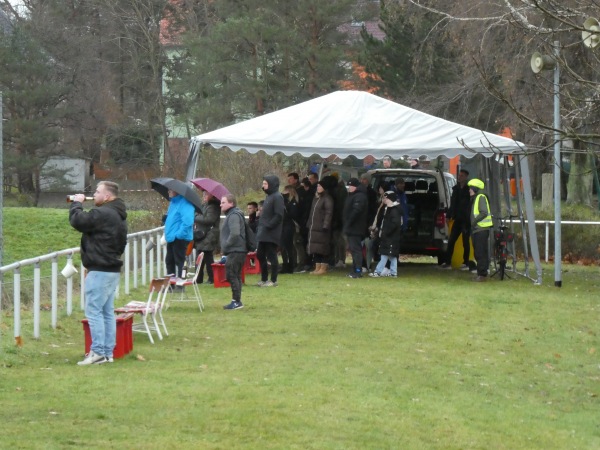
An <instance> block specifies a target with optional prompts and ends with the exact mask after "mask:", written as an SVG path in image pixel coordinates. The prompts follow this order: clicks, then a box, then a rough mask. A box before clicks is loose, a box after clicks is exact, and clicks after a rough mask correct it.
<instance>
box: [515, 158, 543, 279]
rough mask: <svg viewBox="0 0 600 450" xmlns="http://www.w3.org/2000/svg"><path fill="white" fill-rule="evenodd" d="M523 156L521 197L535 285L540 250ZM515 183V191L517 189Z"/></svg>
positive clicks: (538, 268) (529, 183)
mask: <svg viewBox="0 0 600 450" xmlns="http://www.w3.org/2000/svg"><path fill="white" fill-rule="evenodd" d="M528 158H529V157H528V156H527V155H525V156H523V158H522V159H521V169H522V175H523V197H525V211H526V213H527V227H528V228H529V237H530V239H531V245H530V248H531V257H532V258H533V263H534V264H535V269H536V272H537V280H536V282H535V284H537V285H541V284H542V263H541V262H540V249H539V247H538V240H537V232H536V229H535V220H534V217H535V212H534V211H533V197H532V195H531V180H530V177H529V160H528ZM518 186H519V185H518V183H517V189H519V187H518Z"/></svg>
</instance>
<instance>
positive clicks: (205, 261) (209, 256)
mask: <svg viewBox="0 0 600 450" xmlns="http://www.w3.org/2000/svg"><path fill="white" fill-rule="evenodd" d="M203 251H204V258H202V264H200V273H199V274H198V283H202V282H203V281H204V268H205V267H206V276H207V277H208V281H210V282H212V281H213V269H212V263H214V262H215V259H214V256H213V252H212V250H203Z"/></svg>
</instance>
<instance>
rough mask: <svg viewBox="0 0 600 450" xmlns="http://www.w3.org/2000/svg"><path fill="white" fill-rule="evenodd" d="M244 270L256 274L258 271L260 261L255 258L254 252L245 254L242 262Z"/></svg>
mask: <svg viewBox="0 0 600 450" xmlns="http://www.w3.org/2000/svg"><path fill="white" fill-rule="evenodd" d="M244 271H245V272H246V273H247V274H249V275H256V274H258V273H260V263H259V262H258V259H257V258H256V252H250V253H248V254H247V255H246V263H245V264H244Z"/></svg>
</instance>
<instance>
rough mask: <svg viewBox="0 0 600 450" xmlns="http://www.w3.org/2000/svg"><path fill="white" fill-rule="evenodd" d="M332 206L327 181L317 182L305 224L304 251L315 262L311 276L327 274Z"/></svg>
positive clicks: (332, 202)
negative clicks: (305, 242) (306, 239)
mask: <svg viewBox="0 0 600 450" xmlns="http://www.w3.org/2000/svg"><path fill="white" fill-rule="evenodd" d="M333 204H334V201H333V198H332V197H331V195H330V194H329V192H328V191H327V181H326V180H321V181H319V183H318V184H317V193H316V194H315V197H314V198H313V202H312V206H311V208H310V214H309V216H308V222H307V227H308V244H307V246H306V251H307V252H308V254H309V255H313V259H314V261H315V270H314V272H311V274H312V275H325V274H326V273H327V256H328V255H329V252H330V250H331V226H332V223H333V210H334V206H333Z"/></svg>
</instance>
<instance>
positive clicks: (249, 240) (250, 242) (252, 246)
mask: <svg viewBox="0 0 600 450" xmlns="http://www.w3.org/2000/svg"><path fill="white" fill-rule="evenodd" d="M240 216H241V217H242V220H243V222H244V240H245V241H246V252H248V253H251V252H255V251H256V246H257V243H256V234H255V233H254V231H252V228H250V224H249V223H248V222H247V221H246V218H245V217H244V216H243V215H242V214H240Z"/></svg>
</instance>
